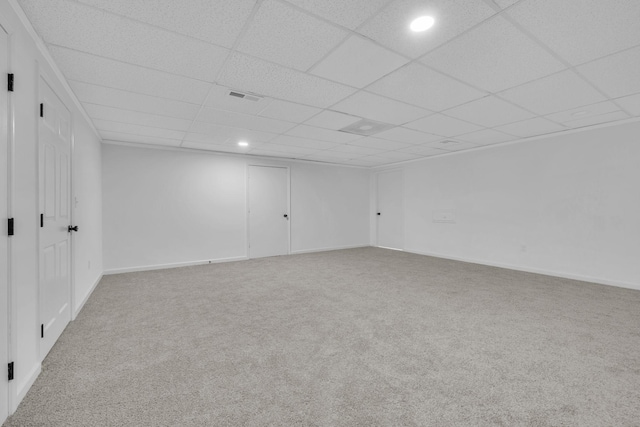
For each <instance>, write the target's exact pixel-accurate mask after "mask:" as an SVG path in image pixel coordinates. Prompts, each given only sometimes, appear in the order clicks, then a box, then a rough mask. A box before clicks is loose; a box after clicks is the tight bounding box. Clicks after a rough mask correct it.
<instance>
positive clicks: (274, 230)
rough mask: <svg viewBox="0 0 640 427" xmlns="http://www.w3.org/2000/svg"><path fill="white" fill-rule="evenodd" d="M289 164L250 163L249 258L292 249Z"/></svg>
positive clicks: (279, 253) (283, 252) (287, 251)
mask: <svg viewBox="0 0 640 427" xmlns="http://www.w3.org/2000/svg"><path fill="white" fill-rule="evenodd" d="M288 184H289V174H288V169H287V168H280V167H270V166H249V258H260V257H266V256H276V255H286V254H288V253H289V197H288V194H289V185H288Z"/></svg>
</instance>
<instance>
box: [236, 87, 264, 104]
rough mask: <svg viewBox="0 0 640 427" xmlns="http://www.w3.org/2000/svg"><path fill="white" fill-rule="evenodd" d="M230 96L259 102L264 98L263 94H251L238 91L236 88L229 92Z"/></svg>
mask: <svg viewBox="0 0 640 427" xmlns="http://www.w3.org/2000/svg"><path fill="white" fill-rule="evenodd" d="M229 96H233V97H235V98H240V99H245V100H247V101H253V102H257V101H260V100H261V99H262V97H261V96H255V95H249V94H248V93H242V92H236V91H235V90H232V91H231V92H229Z"/></svg>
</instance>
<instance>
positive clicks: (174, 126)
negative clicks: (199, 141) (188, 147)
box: [82, 103, 192, 131]
mask: <svg viewBox="0 0 640 427" xmlns="http://www.w3.org/2000/svg"><path fill="white" fill-rule="evenodd" d="M82 106H83V107H84V109H85V111H86V112H87V114H89V117H91V119H92V120H93V119H98V120H110V121H113V122H120V123H131V124H134V125H141V126H149V127H155V128H161V129H171V130H181V131H187V130H189V126H191V123H192V120H184V119H176V118H173V117H166V116H158V115H155V114H148V113H140V112H138V111H128V110H123V109H120V108H113V107H106V106H104V105H96V104H88V103H83V104H82Z"/></svg>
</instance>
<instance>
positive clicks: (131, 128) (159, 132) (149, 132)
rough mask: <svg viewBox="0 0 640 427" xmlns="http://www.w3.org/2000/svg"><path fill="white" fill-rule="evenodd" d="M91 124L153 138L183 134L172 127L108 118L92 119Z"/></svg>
mask: <svg viewBox="0 0 640 427" xmlns="http://www.w3.org/2000/svg"><path fill="white" fill-rule="evenodd" d="M93 124H94V125H95V126H96V129H98V130H99V131H111V132H119V133H128V134H131V135H140V136H148V137H153V138H156V137H157V138H162V139H179V140H182V138H183V137H184V135H185V132H182V131H177V130H172V129H160V128H156V127H149V126H140V125H134V124H131V123H120V122H113V121H109V120H99V119H94V120H93Z"/></svg>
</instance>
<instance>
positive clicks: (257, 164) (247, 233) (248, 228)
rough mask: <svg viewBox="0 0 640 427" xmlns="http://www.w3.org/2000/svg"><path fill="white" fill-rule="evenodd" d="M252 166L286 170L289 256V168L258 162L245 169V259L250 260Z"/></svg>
mask: <svg viewBox="0 0 640 427" xmlns="http://www.w3.org/2000/svg"><path fill="white" fill-rule="evenodd" d="M252 166H257V167H263V168H280V169H286V170H287V212H288V213H287V215H289V221H287V253H286V255H291V221H292V219H291V218H292V217H291V168H290V167H289V166H283V165H278V164H272V163H271V164H270V163H259V162H247V164H246V166H245V168H246V170H245V183H246V184H245V199H246V202H245V203H246V206H245V216H246V221H245V234H246V236H247V242H246V246H245V251H246V252H245V253H246V258H247V259H251V258H250V256H251V252H250V250H249V244H250V243H251V236H250V230H251V224H250V221H251V218H250V215H249V209H250V205H249V204H250V202H251V201H250V200H249V193H250V192H249V185H250V182H251V181H250V180H249V171H250V170H251V167H252Z"/></svg>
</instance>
